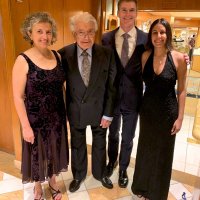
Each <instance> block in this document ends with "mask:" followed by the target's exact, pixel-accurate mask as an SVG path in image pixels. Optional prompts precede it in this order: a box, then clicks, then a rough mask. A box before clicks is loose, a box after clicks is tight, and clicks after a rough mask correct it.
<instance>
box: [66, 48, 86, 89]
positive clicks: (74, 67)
mask: <svg viewBox="0 0 200 200" xmlns="http://www.w3.org/2000/svg"><path fill="white" fill-rule="evenodd" d="M70 52H71V54H70V56H69V59H70V63H69V68H70V71H71V72H72V73H73V75H74V78H75V79H76V82H78V83H79V84H81V85H82V86H84V87H85V84H84V82H83V79H82V77H81V74H80V71H79V67H78V59H77V44H74V45H73V46H72V50H71V51H70Z"/></svg>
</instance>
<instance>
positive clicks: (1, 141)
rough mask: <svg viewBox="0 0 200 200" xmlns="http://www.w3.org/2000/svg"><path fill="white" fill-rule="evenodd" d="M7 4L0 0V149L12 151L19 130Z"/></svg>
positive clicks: (11, 39) (12, 47) (11, 38)
mask: <svg viewBox="0 0 200 200" xmlns="http://www.w3.org/2000/svg"><path fill="white" fill-rule="evenodd" d="M9 6H10V5H9V2H8V1H5V0H0V47H1V48H0V66H1V73H0V150H3V151H5V152H8V153H14V151H15V149H16V145H15V142H14V140H13V138H14V137H15V136H17V135H18V134H20V131H18V130H19V120H18V118H17V115H16V112H15V109H14V104H13V101H12V99H13V98H12V87H11V73H12V65H13V62H14V46H13V36H12V35H13V34H12V28H11V19H10V9H9ZM15 131H16V132H15ZM14 132H15V134H14ZM16 151H17V150H16ZM19 158H20V155H19Z"/></svg>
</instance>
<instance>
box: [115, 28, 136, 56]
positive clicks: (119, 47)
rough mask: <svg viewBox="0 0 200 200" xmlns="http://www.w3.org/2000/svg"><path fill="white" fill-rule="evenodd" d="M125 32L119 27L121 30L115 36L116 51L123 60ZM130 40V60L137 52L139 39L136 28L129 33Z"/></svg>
mask: <svg viewBox="0 0 200 200" xmlns="http://www.w3.org/2000/svg"><path fill="white" fill-rule="evenodd" d="M124 33H125V32H124V31H123V30H122V28H121V27H119V30H118V31H117V33H116V34H115V45H116V50H117V53H118V55H119V57H120V58H121V51H122V44H123V41H124V38H123V36H122V35H123V34H124ZM128 34H129V36H130V37H129V38H128V44H129V51H128V58H130V57H131V56H132V54H133V52H134V50H135V46H136V39H137V32H136V28H135V26H134V27H133V28H132V29H131V30H130V31H129V32H128Z"/></svg>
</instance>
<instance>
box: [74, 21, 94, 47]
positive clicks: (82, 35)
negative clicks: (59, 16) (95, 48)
mask: <svg viewBox="0 0 200 200" xmlns="http://www.w3.org/2000/svg"><path fill="white" fill-rule="evenodd" d="M74 38H75V40H76V42H77V44H78V45H79V47H80V48H81V49H83V50H85V49H88V48H91V47H92V45H93V44H94V40H95V25H94V23H93V22H88V23H85V22H77V23H76V25H75V32H74Z"/></svg>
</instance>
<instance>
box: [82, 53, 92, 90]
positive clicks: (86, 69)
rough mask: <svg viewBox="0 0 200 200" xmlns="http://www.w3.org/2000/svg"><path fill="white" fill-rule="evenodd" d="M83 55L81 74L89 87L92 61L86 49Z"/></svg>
mask: <svg viewBox="0 0 200 200" xmlns="http://www.w3.org/2000/svg"><path fill="white" fill-rule="evenodd" d="M81 55H82V56H83V60H82V69H81V72H82V74H81V76H82V79H83V82H84V84H85V86H86V87H87V86H88V84H89V80H90V70H91V65H90V61H89V59H88V53H87V52H86V51H83V52H82V54H81Z"/></svg>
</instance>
